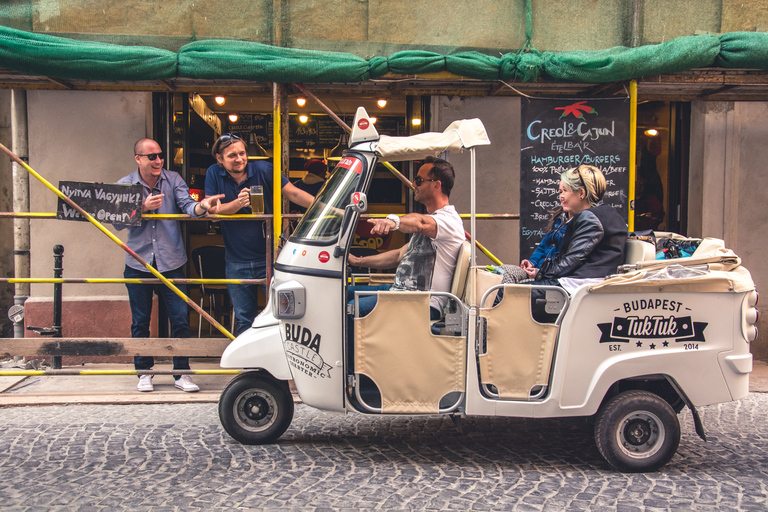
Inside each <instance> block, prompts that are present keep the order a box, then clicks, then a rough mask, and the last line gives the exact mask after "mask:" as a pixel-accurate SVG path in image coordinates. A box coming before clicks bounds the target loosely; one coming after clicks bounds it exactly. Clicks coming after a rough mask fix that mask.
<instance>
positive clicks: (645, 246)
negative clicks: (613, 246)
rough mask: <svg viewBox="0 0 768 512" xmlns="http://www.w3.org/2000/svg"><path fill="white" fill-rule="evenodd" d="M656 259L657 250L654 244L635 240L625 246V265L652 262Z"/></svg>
mask: <svg viewBox="0 0 768 512" xmlns="http://www.w3.org/2000/svg"><path fill="white" fill-rule="evenodd" d="M655 258H656V248H655V247H654V245H653V244H652V243H649V242H645V241H643V240H636V239H633V238H629V239H627V242H626V243H625V244H624V264H625V265H634V264H635V263H639V262H641V261H652V260H653V259H655Z"/></svg>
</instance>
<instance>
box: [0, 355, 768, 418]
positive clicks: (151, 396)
mask: <svg viewBox="0 0 768 512" xmlns="http://www.w3.org/2000/svg"><path fill="white" fill-rule="evenodd" d="M190 366H191V367H192V369H193V370H204V369H206V370H208V369H210V370H214V369H219V365H218V364H217V363H195V362H194V361H192V362H191V364H190ZM67 369H88V370H100V369H101V370H132V369H133V365H132V364H90V365H88V366H77V367H67ZM154 369H155V370H171V369H173V367H172V366H171V364H170V362H168V363H156V364H155V368H154ZM234 377H235V376H234V375H194V376H193V379H194V381H195V383H196V384H197V385H198V386H200V391H198V392H197V393H185V392H183V391H181V390H180V389H176V387H175V386H174V385H173V376H171V375H155V377H154V379H153V383H154V386H155V390H154V391H152V392H150V393H141V392H139V391H137V390H136V384H137V383H138V377H136V376H135V375H56V376H52V375H43V376H28V377H25V376H18V377H16V376H11V377H0V407H12V406H23V405H63V404H158V403H201V402H208V403H216V402H218V401H219V396H220V395H221V392H222V391H223V390H224V387H225V386H226V385H227V384H228V383H229V381H231V380H232V379H233V378H234ZM749 390H750V391H753V392H758V393H768V363H765V362H763V361H754V364H753V368H752V373H751V374H750V378H749ZM297 399H298V398H297V397H296V395H295V394H294V400H297Z"/></svg>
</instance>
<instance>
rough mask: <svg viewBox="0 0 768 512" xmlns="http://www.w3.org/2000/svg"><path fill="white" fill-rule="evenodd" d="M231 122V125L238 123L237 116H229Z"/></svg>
mask: <svg viewBox="0 0 768 512" xmlns="http://www.w3.org/2000/svg"><path fill="white" fill-rule="evenodd" d="M229 122H230V123H236V122H237V114H229Z"/></svg>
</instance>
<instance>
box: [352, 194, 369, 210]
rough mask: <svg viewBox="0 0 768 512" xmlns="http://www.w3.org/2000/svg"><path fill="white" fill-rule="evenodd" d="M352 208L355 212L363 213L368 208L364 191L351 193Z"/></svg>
mask: <svg viewBox="0 0 768 512" xmlns="http://www.w3.org/2000/svg"><path fill="white" fill-rule="evenodd" d="M350 206H351V207H352V210H354V211H356V212H357V213H364V212H365V211H366V210H367V209H368V197H367V196H366V195H365V192H355V193H354V194H352V203H351V205H350Z"/></svg>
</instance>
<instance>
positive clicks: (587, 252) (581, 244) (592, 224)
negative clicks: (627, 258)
mask: <svg viewBox="0 0 768 512" xmlns="http://www.w3.org/2000/svg"><path fill="white" fill-rule="evenodd" d="M605 189H606V183H605V176H603V173H602V172H600V169H598V168H597V167H594V166H591V165H582V166H579V167H575V168H573V169H569V170H567V171H565V172H564V173H563V174H562V175H561V176H560V204H561V205H562V206H563V210H564V211H565V212H566V213H568V214H570V215H571V220H570V221H569V222H568V224H567V228H566V230H565V236H564V237H563V245H562V249H561V251H560V254H558V256H557V257H556V258H555V259H553V260H551V261H550V262H549V263H548V264H546V265H543V266H542V268H540V269H539V270H538V271H537V272H536V277H535V280H536V281H537V284H550V285H557V286H563V282H562V280H563V279H564V278H569V279H571V280H574V279H575V280H583V279H591V278H604V277H605V276H607V275H610V274H614V273H615V272H616V269H617V267H618V266H619V265H622V264H623V263H624V245H625V243H626V241H627V223H626V221H625V220H624V219H623V218H622V217H621V216H620V215H619V213H618V212H617V211H616V210H615V209H614V208H613V207H612V206H610V205H606V204H603V203H602V202H601V201H602V198H603V195H604V194H605ZM565 287H566V289H567V288H568V286H565Z"/></svg>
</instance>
